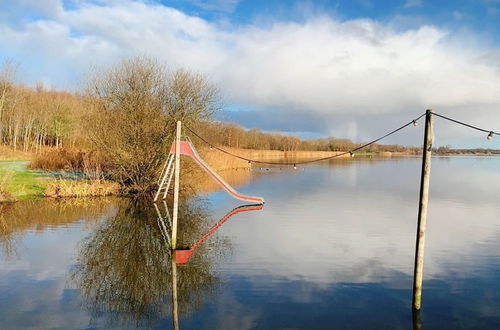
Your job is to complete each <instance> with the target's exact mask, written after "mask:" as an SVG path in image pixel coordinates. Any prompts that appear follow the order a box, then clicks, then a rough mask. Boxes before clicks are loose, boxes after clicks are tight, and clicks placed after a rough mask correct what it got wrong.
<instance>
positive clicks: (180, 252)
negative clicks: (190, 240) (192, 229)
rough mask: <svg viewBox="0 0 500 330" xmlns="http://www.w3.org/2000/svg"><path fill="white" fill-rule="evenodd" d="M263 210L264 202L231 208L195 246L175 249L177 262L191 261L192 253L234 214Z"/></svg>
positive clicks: (182, 263)
mask: <svg viewBox="0 0 500 330" xmlns="http://www.w3.org/2000/svg"><path fill="white" fill-rule="evenodd" d="M258 210H262V204H256V205H243V206H239V207H237V208H235V209H233V210H231V211H230V212H229V213H227V214H226V215H225V216H224V217H222V219H220V220H219V221H218V222H217V223H216V224H215V225H214V226H213V227H212V228H210V230H209V231H207V233H206V234H205V235H203V236H201V237H200V239H199V240H198V241H197V242H196V243H194V245H193V246H191V247H190V248H189V249H177V250H175V263H176V264H179V265H184V264H186V263H187V262H188V261H189V258H191V255H192V254H193V252H194V251H195V250H196V248H198V246H200V245H201V244H202V243H203V242H204V241H205V240H206V239H207V238H208V237H210V235H212V234H213V233H215V231H217V229H219V227H220V226H222V225H223V224H224V222H226V221H227V220H229V219H230V218H231V217H232V216H233V215H236V214H238V213H241V212H248V211H258Z"/></svg>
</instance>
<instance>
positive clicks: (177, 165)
mask: <svg viewBox="0 0 500 330" xmlns="http://www.w3.org/2000/svg"><path fill="white" fill-rule="evenodd" d="M174 170H175V185H174V212H173V216H172V250H175V248H176V246H177V245H176V244H177V217H178V215H179V186H180V182H179V181H180V174H181V122H180V121H178V122H177V134H176V136H175V167H174Z"/></svg>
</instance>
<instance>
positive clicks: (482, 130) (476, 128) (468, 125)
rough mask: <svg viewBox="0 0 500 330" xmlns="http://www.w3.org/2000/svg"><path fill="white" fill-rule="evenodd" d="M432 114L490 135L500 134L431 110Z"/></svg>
mask: <svg viewBox="0 0 500 330" xmlns="http://www.w3.org/2000/svg"><path fill="white" fill-rule="evenodd" d="M432 114H433V115H434V116H438V117H440V118H443V119H446V120H448V121H451V122H454V123H456V124H459V125H462V126H465V127H469V128H472V129H475V130H477V131H480V132H484V133H489V134H491V135H500V133H498V132H495V131H490V130H487V129H484V128H480V127H477V126H473V125H470V124H467V123H464V122H462V121H459V120H456V119H453V118H450V117H446V116H443V115H440V114H439V113H435V112H433V113H432Z"/></svg>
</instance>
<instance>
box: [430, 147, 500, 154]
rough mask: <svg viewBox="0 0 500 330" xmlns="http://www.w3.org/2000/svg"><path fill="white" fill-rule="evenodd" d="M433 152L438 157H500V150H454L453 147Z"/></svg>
mask: <svg viewBox="0 0 500 330" xmlns="http://www.w3.org/2000/svg"><path fill="white" fill-rule="evenodd" d="M433 152H434V153H435V154H437V155H500V150H498V149H485V148H474V149H453V148H452V147H451V146H444V147H439V148H436V149H433Z"/></svg>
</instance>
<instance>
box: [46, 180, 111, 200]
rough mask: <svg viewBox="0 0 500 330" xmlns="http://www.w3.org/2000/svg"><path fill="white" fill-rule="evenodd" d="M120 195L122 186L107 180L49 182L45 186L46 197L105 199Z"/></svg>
mask: <svg viewBox="0 0 500 330" xmlns="http://www.w3.org/2000/svg"><path fill="white" fill-rule="evenodd" d="M119 193H120V185H119V184H118V183H116V182H112V181H106V180H66V179H59V180H53V181H49V182H48V183H47V184H46V186H45V196H46V197H54V198H60V197H77V198H81V197H103V196H115V195H118V194H119Z"/></svg>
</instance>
